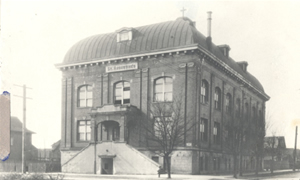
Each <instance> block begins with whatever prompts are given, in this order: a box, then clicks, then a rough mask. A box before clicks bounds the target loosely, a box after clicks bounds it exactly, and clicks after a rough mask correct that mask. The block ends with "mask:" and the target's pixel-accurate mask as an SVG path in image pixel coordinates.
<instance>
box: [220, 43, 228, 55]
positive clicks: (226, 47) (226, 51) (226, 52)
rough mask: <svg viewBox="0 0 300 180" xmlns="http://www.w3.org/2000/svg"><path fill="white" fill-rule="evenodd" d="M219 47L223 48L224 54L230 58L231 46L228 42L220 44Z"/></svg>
mask: <svg viewBox="0 0 300 180" xmlns="http://www.w3.org/2000/svg"><path fill="white" fill-rule="evenodd" d="M218 47H219V48H220V49H221V51H222V53H223V55H224V56H225V57H227V58H229V51H230V47H229V46H228V45H227V44H223V45H219V46H218Z"/></svg>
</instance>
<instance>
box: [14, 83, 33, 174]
mask: <svg viewBox="0 0 300 180" xmlns="http://www.w3.org/2000/svg"><path fill="white" fill-rule="evenodd" d="M15 86H18V87H23V96H17V95H15V96H16V97H21V98H23V126H22V173H26V167H25V165H26V163H25V161H26V160H25V139H26V99H31V98H28V97H26V88H27V89H32V88H29V87H26V85H25V84H24V85H23V86H20V85H15Z"/></svg>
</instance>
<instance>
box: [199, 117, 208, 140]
mask: <svg viewBox="0 0 300 180" xmlns="http://www.w3.org/2000/svg"><path fill="white" fill-rule="evenodd" d="M207 139H208V120H207V119H203V118H202V119H201V120H200V140H201V141H205V142H207Z"/></svg>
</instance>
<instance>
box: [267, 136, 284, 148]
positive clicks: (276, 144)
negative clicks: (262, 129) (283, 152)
mask: <svg viewBox="0 0 300 180" xmlns="http://www.w3.org/2000/svg"><path fill="white" fill-rule="evenodd" d="M273 140H275V142H274V148H277V147H280V148H284V149H285V148H286V144H285V138H284V136H267V137H265V138H264V142H265V146H269V147H270V146H272V143H273Z"/></svg>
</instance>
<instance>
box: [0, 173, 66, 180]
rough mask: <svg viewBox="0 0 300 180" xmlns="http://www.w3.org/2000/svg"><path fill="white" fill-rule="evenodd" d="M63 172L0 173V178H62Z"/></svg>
mask: <svg viewBox="0 0 300 180" xmlns="http://www.w3.org/2000/svg"><path fill="white" fill-rule="evenodd" d="M63 179H64V175H63V174H57V175H54V174H48V176H47V175H46V174H43V173H32V174H20V173H10V174H3V175H0V180H63Z"/></svg>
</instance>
